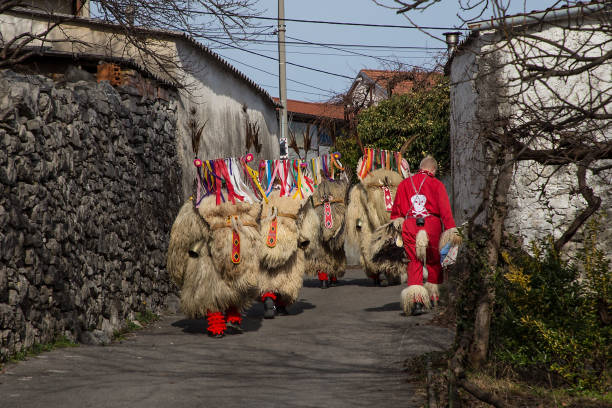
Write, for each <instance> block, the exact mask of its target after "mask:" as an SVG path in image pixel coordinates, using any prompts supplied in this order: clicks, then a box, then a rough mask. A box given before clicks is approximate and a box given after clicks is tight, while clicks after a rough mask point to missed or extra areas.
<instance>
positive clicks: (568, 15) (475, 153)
mask: <svg viewBox="0 0 612 408" xmlns="http://www.w3.org/2000/svg"><path fill="white" fill-rule="evenodd" d="M609 7H610V3H609V2H599V1H593V2H590V3H578V4H576V5H570V6H565V7H560V8H556V9H547V10H541V11H533V12H530V13H523V14H518V15H513V16H506V17H504V18H503V19H490V20H484V21H478V22H473V23H470V24H468V27H469V28H470V29H471V30H472V32H471V33H470V35H469V36H468V37H467V38H466V39H465V40H464V41H463V42H462V43H460V44H459V46H458V48H457V49H456V50H455V51H454V53H453V54H452V55H451V57H450V59H449V61H448V63H447V65H446V68H445V71H446V73H447V74H448V75H449V77H450V107H451V123H450V125H451V177H452V187H451V196H452V199H451V202H452V203H453V212H454V217H455V220H456V222H457V223H458V224H460V223H462V222H464V221H466V220H467V219H468V218H469V217H470V216H471V215H472V214H474V212H475V210H476V209H477V208H478V206H479V205H480V203H481V202H482V198H483V196H482V195H483V191H484V187H485V185H486V184H487V180H486V174H487V166H486V160H485V158H486V157H488V155H490V154H491V149H490V148H489V147H488V146H489V143H488V142H487V141H486V137H487V135H488V134H489V132H490V129H491V126H487V125H488V124H489V122H492V121H495V120H499V119H497V118H510V119H507V120H514V121H519V120H520V121H521V123H522V122H524V121H528V120H529V118H527V119H525V118H524V117H525V115H526V113H525V109H524V108H523V106H530V107H532V109H539V110H541V112H542V115H544V114H545V112H546V111H552V110H553V109H557V108H556V107H555V106H559V102H558V101H559V100H560V99H559V98H563V99H564V100H566V101H568V102H567V103H569V104H574V103H575V104H578V103H580V102H579V101H583V100H587V101H588V99H587V98H589V97H590V95H598V94H599V95H607V96H606V97H607V98H609V95H610V94H609V92H610V83H611V82H610V80H611V77H610V73H611V72H612V64H611V63H610V60H609V58H608V59H607V60H606V59H602V61H604V62H603V63H601V65H595V66H594V67H595V68H593V73H592V76H589V75H590V74H589V72H588V70H586V69H584V70H582V69H581V71H578V70H577V72H576V74H575V75H572V76H567V77H564V78H561V80H558V81H557V80H555V79H554V78H553V80H551V82H550V83H549V84H548V86H550V84H554V87H551V88H548V87H544V86H542V87H537V88H536V87H534V86H530V87H527V86H526V84H529V82H528V81H525V80H523V79H522V77H521V76H520V75H517V72H519V70H520V69H521V68H520V67H519V66H518V63H517V62H516V61H519V62H520V61H522V60H524V59H525V58H527V57H525V56H528V58H530V59H531V61H534V62H532V63H533V64H534V66H537V64H538V63H542V62H541V61H544V63H548V62H549V61H552V60H556V59H557V58H561V57H560V56H559V55H558V54H559V52H558V51H557V49H555V48H552V47H549V46H548V45H547V44H548V43H550V44H562V45H563V46H564V47H567V49H568V50H572V49H578V50H580V51H579V52H580V53H582V52H586V51H584V50H589V51H588V58H591V59H592V60H596V58H599V57H601V56H603V55H605V54H606V53H608V54H609V53H610V50H611V48H610V42H609V37H607V36H608V35H609V34H607V33H605V32H604V31H603V30H601V29H600V27H601V26H600V24H601V21H602V20H601V18H602V17H603V19H604V20H603V21H608V20H609V14H607V15H606V14H605V13H606V12H607V13H609V10H610V8H609ZM606 8H607V11H606ZM606 19H608V20H606ZM508 30H510V31H512V32H513V33H515V35H516V36H518V39H517V37H515V38H514V39H513V41H514V42H518V41H519V39H522V41H521V42H520V46H517V47H514V48H513V49H512V50H509V48H508V40H507V39H506V38H505V36H504V33H505V32H508ZM532 38H535V39H536V41H537V42H535V44H534V45H532V46H529V45H527V44H529V41H530V40H531V39H532ZM597 44H605V46H604V47H601V46H599V45H597ZM518 50H520V51H518ZM543 52H548V53H551V52H552V53H554V54H552V57H542V55H546V54H543ZM568 52H570V51H568ZM517 53H518V55H517ZM549 55H550V54H549ZM585 55H586V54H585ZM577 57H578V58H580V57H583V55H581V54H580V55H578V54H577ZM571 58H573V55H572V57H571ZM561 61H563V60H561ZM523 66H524V65H523ZM527 68H529V66H527ZM593 77H594V78H596V80H593V79H592V78H593ZM599 78H601V80H599ZM508 94H511V95H513V96H512V98H514V99H509V97H508V96H507V95H508ZM500 95H502V96H501V97H500ZM516 95H518V96H516ZM508 100H510V101H511V102H515V101H519V102H520V103H511V102H508ZM563 103H565V102H562V104H563ZM607 103H608V104H609V100H608V102H607ZM554 112H557V110H554ZM559 115H561V113H559ZM517 123H518V122H517ZM600 125H601V126H597V127H598V129H597V130H596V131H595V132H593V136H592V137H596V138H601V139H600V140H612V131H611V128H610V122H609V120H608V122H607V123H604V122H602V123H601V124H600ZM493 126H495V124H493ZM536 132H538V130H536ZM526 136H530V137H531V138H533V139H532V140H534V143H535V142H537V143H546V142H542V141H541V139H538V137H539V136H538V135H537V134H530V135H526ZM530 143H531V142H530ZM609 164H610V161H609V160H608V161H606V160H602V161H600V162H599V163H597V164H596V163H593V164H592V166H594V167H597V166H604V167H605V166H606V165H608V166H609ZM513 171H514V174H513V179H512V183H511V185H510V187H509V191H508V207H509V208H508V216H507V218H506V232H507V233H510V234H514V235H517V236H521V237H523V243H524V244H525V245H528V244H529V242H530V241H531V240H533V239H542V238H544V237H546V236H548V235H553V236H554V237H555V238H558V237H559V236H560V234H561V233H562V231H564V230H565V228H567V225H568V224H569V223H570V222H571V221H572V220H573V219H574V217H575V215H576V214H577V212H579V211H582V209H584V208H585V205H586V201H585V200H584V199H583V197H581V196H580V194H578V193H577V191H578V190H579V189H578V185H577V181H576V174H575V170H573V172H572V171H571V169H569V170H568V169H567V168H566V167H564V168H558V166H556V165H554V164H553V165H543V164H540V163H538V162H536V161H531V160H529V161H527V160H525V161H520V162H518V163H516V164H515V165H514V168H513ZM606 178H607V181H606ZM611 178H612V173H611V172H610V170H607V173H606V172H605V171H602V172H600V173H598V174H595V173H593V172H591V171H590V170H589V171H588V174H587V179H588V180H589V182H590V186H591V187H592V188H593V191H594V193H595V194H596V195H597V196H599V197H600V198H601V199H602V202H601V206H600V210H601V211H603V212H604V213H608V216H610V215H612V189H610V179H611ZM482 220H483V217H482V216H481V217H479V218H477V219H476V221H477V222H479V221H482ZM602 240H604V244H605V243H607V244H608V253H609V249H610V248H612V245H611V244H610V243H612V236H611V235H610V234H606V235H605V236H602Z"/></svg>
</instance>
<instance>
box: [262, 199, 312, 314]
mask: <svg viewBox="0 0 612 408" xmlns="http://www.w3.org/2000/svg"><path fill="white" fill-rule="evenodd" d="M303 204H304V200H299V199H294V198H291V197H289V196H283V197H281V196H280V192H279V191H278V190H275V191H273V192H272V193H271V194H270V196H268V203H263V205H262V217H261V221H260V228H259V237H258V241H259V242H261V243H262V245H261V248H260V251H261V252H260V254H261V255H260V266H261V273H260V274H259V279H258V287H259V288H260V292H261V293H260V295H261V296H262V300H265V297H267V296H266V294H269V295H268V296H272V295H273V298H274V300H276V301H277V302H276V303H277V304H281V305H290V304H292V303H293V302H295V301H296V300H297V297H298V294H299V291H300V289H301V288H302V283H303V274H304V262H305V261H304V250H303V248H300V246H304V245H306V246H307V245H308V243H305V244H304V243H303V242H302V241H300V239H299V234H298V223H300V219H301V217H303V215H302V212H301V209H302V207H303ZM301 242H302V245H300V243H301Z"/></svg>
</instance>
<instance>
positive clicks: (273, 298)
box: [261, 292, 276, 302]
mask: <svg viewBox="0 0 612 408" xmlns="http://www.w3.org/2000/svg"><path fill="white" fill-rule="evenodd" d="M266 298H272V300H276V295H275V294H274V293H272V292H266V293H264V294H263V295H261V301H262V302H265V301H266Z"/></svg>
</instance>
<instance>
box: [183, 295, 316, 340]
mask: <svg viewBox="0 0 612 408" xmlns="http://www.w3.org/2000/svg"><path fill="white" fill-rule="evenodd" d="M314 308H316V306H315V305H313V304H312V303H310V302H307V301H305V300H303V299H300V300H298V301H297V302H295V303H294V304H292V305H291V306H289V307H288V308H287V309H288V310H289V315H290V316H294V315H299V314H301V313H304V311H305V310H310V309H314ZM263 315H264V310H263V304H262V303H260V302H256V303H255V304H254V305H253V306H251V307H250V308H249V309H248V310H247V311H246V316H245V317H244V318H243V319H242V324H241V325H240V329H236V328H233V327H231V326H230V325H228V330H227V332H226V334H240V333H242V332H253V331H257V330H259V328H260V327H261V325H262V321H263ZM279 318H282V317H279ZM172 326H174V327H179V328H181V329H183V332H184V333H190V334H206V327H207V325H206V319H204V318H202V319H181V320H177V321H176V322H174V323H172Z"/></svg>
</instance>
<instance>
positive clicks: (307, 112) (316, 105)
mask: <svg viewBox="0 0 612 408" xmlns="http://www.w3.org/2000/svg"><path fill="white" fill-rule="evenodd" d="M273 99H274V101H275V102H277V103H280V101H279V99H278V98H273ZM287 112H291V113H294V114H299V115H304V116H312V117H323V118H330V119H338V120H344V106H342V105H339V104H332V103H326V102H305V101H296V100H294V99H287Z"/></svg>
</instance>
